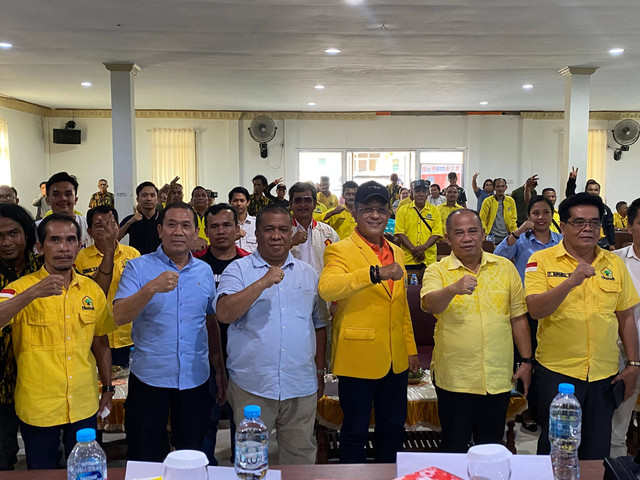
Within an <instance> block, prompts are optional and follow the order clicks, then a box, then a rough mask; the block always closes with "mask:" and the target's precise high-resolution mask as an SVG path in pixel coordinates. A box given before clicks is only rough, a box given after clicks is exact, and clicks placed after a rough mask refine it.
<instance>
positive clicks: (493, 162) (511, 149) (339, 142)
mask: <svg viewBox="0 0 640 480" xmlns="http://www.w3.org/2000/svg"><path fill="white" fill-rule="evenodd" d="M0 115H1V116H2V117H3V118H7V119H8V120H9V125H10V133H9V135H10V149H11V163H12V170H13V183H14V185H15V186H16V187H17V188H18V191H19V192H20V196H21V197H22V198H23V203H25V204H26V203H28V202H27V201H28V200H30V199H31V198H32V197H34V196H35V195H36V194H37V184H38V183H39V182H40V180H41V179H45V178H47V177H48V175H50V174H51V173H54V172H57V171H60V170H67V171H69V172H70V173H72V174H74V175H77V176H78V179H79V182H80V189H79V202H78V207H79V208H78V210H80V211H84V210H86V208H87V204H88V201H89V197H90V195H91V193H93V192H94V191H96V184H97V180H98V179H99V178H101V177H105V178H107V179H108V180H109V181H111V180H112V178H113V173H112V168H113V167H112V159H111V157H112V145H111V120H110V119H87V118H78V119H75V121H76V124H77V128H79V129H81V130H82V144H81V145H75V146H74V145H55V144H52V143H50V138H49V137H50V132H51V129H52V128H62V127H63V126H64V124H65V123H66V122H67V121H68V120H70V119H69V118H60V119H59V118H50V119H45V120H44V124H45V128H44V130H43V128H42V126H41V119H40V117H38V116H35V115H28V114H24V113H20V112H15V111H12V110H8V109H0ZM615 123H616V122H602V121H600V122H591V128H608V129H611V128H613V126H614V125H615ZM249 124H250V121H249V120H241V121H237V120H200V119H194V120H190V119H137V120H136V141H137V145H136V151H137V172H138V178H137V179H135V182H134V183H138V182H141V181H143V180H147V179H150V178H151V140H150V135H149V132H148V129H150V128H153V127H174V128H180V127H182V128H184V127H190V128H194V129H196V130H199V134H198V155H199V164H198V169H199V183H200V184H202V185H204V186H205V187H207V188H211V189H213V190H214V191H217V192H219V194H220V197H219V198H220V199H219V201H222V200H225V201H226V193H227V192H228V190H229V189H230V188H232V187H234V186H236V185H244V186H245V187H247V188H248V189H249V190H251V188H250V187H251V178H252V177H253V176H254V175H256V174H263V175H265V176H266V177H267V178H268V179H269V181H272V180H273V179H275V178H278V177H284V181H285V182H286V184H287V185H291V183H293V182H295V181H297V180H298V165H297V164H298V162H297V150H298V149H359V148H365V149H375V148H380V149H409V148H411V149H414V148H463V149H465V151H466V152H467V163H466V165H465V179H466V181H465V184H464V187H465V188H466V189H467V190H468V191H469V193H471V176H472V175H473V173H474V172H476V171H478V172H480V179H481V180H484V178H494V177H504V178H506V179H507V180H508V181H509V189H510V190H511V189H513V188H516V187H517V186H519V185H521V184H522V183H523V182H524V181H525V179H526V178H527V177H528V176H530V175H532V174H534V173H537V174H538V175H539V176H540V187H539V190H541V189H542V188H543V187H547V186H552V187H554V188H556V190H557V191H558V194H559V197H560V198H562V197H563V196H564V183H565V182H566V176H567V172H568V167H566V166H564V165H563V163H562V135H563V122H562V121H561V120H523V119H522V118H521V117H520V116H513V115H508V116H459V115H451V116H425V117H412V116H406V117H402V116H390V117H385V116H381V117H377V118H375V119H374V120H286V121H282V120H278V121H276V125H277V127H278V130H277V134H276V137H275V139H274V140H273V141H271V142H270V143H269V146H268V149H269V156H268V158H267V159H262V158H260V155H259V147H258V144H257V143H256V142H255V141H254V140H253V139H251V137H250V135H249V133H248V130H247V129H248V127H249ZM638 165H640V143H639V144H638V145H637V146H634V147H631V150H630V151H629V152H626V153H625V154H624V155H623V158H622V160H621V161H620V162H614V161H613V150H608V160H607V180H606V186H607V188H606V190H607V199H606V200H607V203H608V204H609V205H611V206H614V205H615V203H616V202H617V201H618V200H622V199H624V200H627V201H631V200H633V199H634V198H636V197H640V189H638V188H637V187H636V178H637V177H638V175H637V172H638V167H637V166H638ZM581 173H582V172H581ZM169 180H170V179H167V181H169ZM584 180H585V178H582V175H581V176H580V177H579V179H578V185H579V186H580V185H583V182H584ZM469 198H472V196H471V195H469ZM474 203H475V202H474V201H473V200H471V202H470V206H473V205H474ZM126 213H128V212H121V214H122V215H124V214H126Z"/></svg>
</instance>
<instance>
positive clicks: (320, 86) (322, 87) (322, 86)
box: [313, 85, 324, 90]
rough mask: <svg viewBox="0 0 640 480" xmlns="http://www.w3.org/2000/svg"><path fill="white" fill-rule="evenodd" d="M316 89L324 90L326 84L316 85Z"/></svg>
mask: <svg viewBox="0 0 640 480" xmlns="http://www.w3.org/2000/svg"><path fill="white" fill-rule="evenodd" d="M313 88H315V89H316V90H324V85H316V86H315V87H313Z"/></svg>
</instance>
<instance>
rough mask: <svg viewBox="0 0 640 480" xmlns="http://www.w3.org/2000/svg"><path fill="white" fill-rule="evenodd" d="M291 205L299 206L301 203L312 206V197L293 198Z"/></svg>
mask: <svg viewBox="0 0 640 480" xmlns="http://www.w3.org/2000/svg"><path fill="white" fill-rule="evenodd" d="M293 203H295V204H298V205H299V204H301V203H308V204H312V203H313V197H294V198H293Z"/></svg>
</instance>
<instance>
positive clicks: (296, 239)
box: [291, 230, 309, 247]
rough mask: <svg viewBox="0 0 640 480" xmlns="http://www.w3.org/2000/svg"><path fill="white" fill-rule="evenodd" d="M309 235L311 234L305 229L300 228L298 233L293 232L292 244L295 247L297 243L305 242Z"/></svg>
mask: <svg viewBox="0 0 640 480" xmlns="http://www.w3.org/2000/svg"><path fill="white" fill-rule="evenodd" d="M308 237H309V234H308V233H307V232H306V231H305V230H298V231H297V232H296V233H294V234H293V237H292V238H291V246H292V247H295V246H296V245H300V244H301V243H305V242H306V241H307V238H308Z"/></svg>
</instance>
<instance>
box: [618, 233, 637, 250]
mask: <svg viewBox="0 0 640 480" xmlns="http://www.w3.org/2000/svg"><path fill="white" fill-rule="evenodd" d="M631 243H633V237H632V236H631V234H630V233H629V232H623V231H620V232H616V245H615V246H616V250H618V249H620V248H622V247H624V246H626V245H629V244H631Z"/></svg>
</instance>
